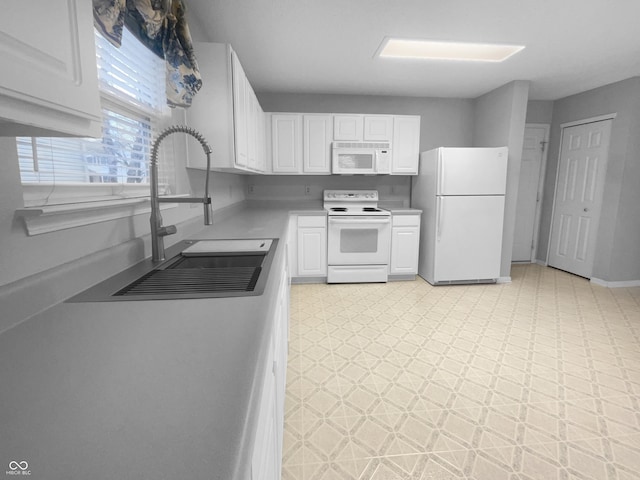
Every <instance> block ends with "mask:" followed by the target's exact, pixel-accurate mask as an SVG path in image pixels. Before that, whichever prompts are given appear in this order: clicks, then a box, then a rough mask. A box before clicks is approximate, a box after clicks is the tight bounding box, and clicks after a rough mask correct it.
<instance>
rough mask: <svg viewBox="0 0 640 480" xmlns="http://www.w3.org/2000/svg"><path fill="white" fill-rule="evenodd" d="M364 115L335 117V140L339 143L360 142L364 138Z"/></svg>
mask: <svg viewBox="0 0 640 480" xmlns="http://www.w3.org/2000/svg"><path fill="white" fill-rule="evenodd" d="M363 122H364V117H363V116H362V115H334V117H333V139H334V140H338V141H352V142H359V141H362V138H363V133H364V132H363Z"/></svg>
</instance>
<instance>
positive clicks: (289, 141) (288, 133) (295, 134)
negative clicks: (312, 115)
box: [271, 113, 302, 173]
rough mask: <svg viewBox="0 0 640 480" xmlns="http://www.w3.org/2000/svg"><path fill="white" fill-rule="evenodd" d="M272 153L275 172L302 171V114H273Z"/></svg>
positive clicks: (272, 166) (273, 170)
mask: <svg viewBox="0 0 640 480" xmlns="http://www.w3.org/2000/svg"><path fill="white" fill-rule="evenodd" d="M271 155H272V165H271V170H272V172H273V173H301V171H302V115H300V114H291V113H274V114H272V115H271Z"/></svg>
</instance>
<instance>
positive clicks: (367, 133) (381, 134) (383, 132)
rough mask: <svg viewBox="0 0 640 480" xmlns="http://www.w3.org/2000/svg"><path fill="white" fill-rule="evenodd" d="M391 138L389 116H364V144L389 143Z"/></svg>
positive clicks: (390, 117)
mask: <svg viewBox="0 0 640 480" xmlns="http://www.w3.org/2000/svg"><path fill="white" fill-rule="evenodd" d="M392 138H393V117H392V116H391V115H375V116H373V115H366V116H365V117H364V141H365V142H390V141H391V139H392Z"/></svg>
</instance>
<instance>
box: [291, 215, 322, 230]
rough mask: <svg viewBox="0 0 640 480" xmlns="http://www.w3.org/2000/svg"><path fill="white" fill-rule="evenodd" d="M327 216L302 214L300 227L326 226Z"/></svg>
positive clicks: (299, 222) (299, 221) (299, 219)
mask: <svg viewBox="0 0 640 480" xmlns="http://www.w3.org/2000/svg"><path fill="white" fill-rule="evenodd" d="M326 226H327V217H326V216H324V215H322V216H321V215H300V216H299V217H298V227H326Z"/></svg>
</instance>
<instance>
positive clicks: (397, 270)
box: [389, 227, 420, 275]
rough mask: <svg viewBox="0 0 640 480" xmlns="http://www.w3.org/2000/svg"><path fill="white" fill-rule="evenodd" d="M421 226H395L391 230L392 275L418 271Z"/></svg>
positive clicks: (390, 268)
mask: <svg viewBox="0 0 640 480" xmlns="http://www.w3.org/2000/svg"><path fill="white" fill-rule="evenodd" d="M419 238H420V228H419V227H393V228H392V230H391V265H390V267H389V273H390V274H391V275H398V274H400V275H402V274H404V275H415V274H416V273H418V251H419Z"/></svg>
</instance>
